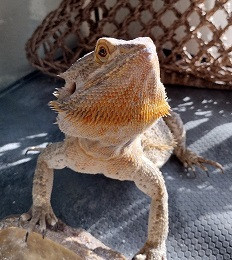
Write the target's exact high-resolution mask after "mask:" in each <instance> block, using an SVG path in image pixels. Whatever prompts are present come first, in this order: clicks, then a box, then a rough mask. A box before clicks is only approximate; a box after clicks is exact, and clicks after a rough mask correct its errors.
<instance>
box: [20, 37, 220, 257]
mask: <svg viewBox="0 0 232 260" xmlns="http://www.w3.org/2000/svg"><path fill="white" fill-rule="evenodd" d="M61 77H63V78H64V79H65V81H66V84H65V86H64V87H63V88H61V89H59V90H58V91H57V92H56V93H55V95H56V96H57V100H56V101H52V102H51V103H50V105H51V107H52V108H53V109H54V110H56V111H57V112H58V117H57V122H58V125H59V128H60V130H61V131H63V132H64V133H65V135H66V137H65V139H64V141H63V142H59V143H54V144H50V145H48V146H47V148H45V149H44V151H43V152H42V153H41V154H40V156H39V158H38V162H37V166H36V170H35V176H34V181H33V192H32V194H33V205H32V208H31V210H30V211H29V212H28V213H25V214H23V215H22V220H24V221H25V220H29V219H31V220H30V227H29V230H28V231H29V232H30V231H31V230H33V229H34V227H35V225H36V224H37V223H39V225H40V229H41V232H42V233H44V232H45V230H46V225H47V224H49V225H52V226H54V225H55V224H56V223H57V218H56V216H55V214H54V213H53V210H52V207H51V204H50V197H51V192H52V185H53V169H62V168H64V167H69V168H71V169H72V170H74V171H77V172H82V173H88V174H96V173H99V172H101V173H103V174H104V175H105V176H108V177H110V178H113V179H118V180H131V181H134V182H135V184H136V185H137V186H138V188H139V189H141V190H142V191H143V192H144V193H146V194H147V195H149V196H150V197H151V199H152V201H151V207H150V214H149V224H148V236H147V241H146V243H145V245H144V247H143V248H142V249H141V250H140V251H139V252H138V253H137V254H136V255H135V257H134V259H137V260H139V259H148V260H161V259H166V247H165V241H166V238H167V235H168V194H167V190H166V186H165V182H164V179H163V176H162V173H161V171H160V170H159V168H160V167H161V166H162V165H163V164H164V163H165V162H166V161H167V160H168V158H169V157H170V155H171V153H172V152H173V151H174V153H175V154H176V155H177V157H178V158H179V159H180V160H181V161H182V162H184V163H185V164H186V165H187V166H190V165H191V166H192V165H194V164H195V165H197V166H200V167H205V166H202V163H203V162H206V163H209V164H213V165H215V166H216V167H219V168H221V165H219V164H217V163H214V162H212V161H209V160H205V161H204V159H203V158H201V157H199V156H197V155H196V154H194V153H193V152H191V151H189V150H188V149H186V147H185V131H184V128H183V124H182V121H181V120H180V118H179V117H178V115H177V114H175V113H173V112H170V107H169V105H168V103H167V101H166V94H165V89H164V86H163V84H162V83H161V82H160V71H159V62H158V57H157V54H156V48H155V45H154V43H153V42H152V40H151V39H150V38H146V37H144V38H137V39H134V40H132V41H123V40H117V39H113V38H101V39H99V40H98V42H97V44H96V48H95V51H94V52H91V53H89V54H87V55H86V56H84V57H83V58H82V59H80V60H78V61H77V62H76V63H75V64H74V65H73V66H72V67H71V68H70V69H69V70H67V71H66V72H65V73H63V74H62V75H61ZM166 115H168V116H167V117H164V119H163V118H162V117H163V116H166ZM199 158H201V160H203V161H201V162H200V159H199Z"/></svg>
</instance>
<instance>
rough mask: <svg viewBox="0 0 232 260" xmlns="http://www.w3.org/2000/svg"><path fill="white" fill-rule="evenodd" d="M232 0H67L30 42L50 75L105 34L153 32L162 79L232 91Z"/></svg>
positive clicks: (36, 62) (33, 57) (34, 57)
mask: <svg viewBox="0 0 232 260" xmlns="http://www.w3.org/2000/svg"><path fill="white" fill-rule="evenodd" d="M231 9H232V3H231V1H230V0H218V1H216V0H205V1H203V0H195V1H190V0H173V1H169V0H163V1H162V0H154V1H152V0H130V1H129V0H118V1H116V0H96V1H87V0H76V1H74V0H64V1H63V2H62V3H61V4H60V6H59V7H58V8H57V9H56V10H55V11H53V12H51V13H49V14H48V15H47V17H46V18H45V19H44V20H43V22H42V24H41V25H40V26H39V27H38V28H37V29H36V31H35V32H34V33H33V35H32V37H31V38H30V39H29V40H28V42H27V44H26V53H27V57H28V59H29V61H30V62H31V63H32V65H33V66H35V67H36V68H38V69H40V70H42V71H43V72H45V73H47V74H50V75H57V74H59V73H61V72H63V71H65V70H66V69H67V68H68V67H70V65H71V64H72V63H74V62H75V61H76V60H77V59H78V58H79V57H81V56H82V55H83V54H85V53H86V52H89V51H91V50H93V49H94V46H95V43H96V40H97V39H98V38H99V37H102V36H111V37H115V38H122V39H132V38H135V37H138V36H150V37H151V38H152V39H153V41H154V42H155V44H156V47H157V50H158V56H159V59H160V65H161V72H162V73H161V74H162V75H161V76H162V80H163V82H164V83H166V84H180V85H188V86H198V87H211V88H218V89H232V77H231V72H232V36H231V35H232V16H231V13H232V11H231Z"/></svg>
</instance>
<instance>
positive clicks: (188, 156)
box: [179, 149, 224, 177]
mask: <svg viewBox="0 0 232 260" xmlns="http://www.w3.org/2000/svg"><path fill="white" fill-rule="evenodd" d="M179 159H180V161H181V162H182V163H183V165H184V167H186V169H187V170H188V171H189V170H190V171H192V172H193V174H194V177H196V166H197V167H199V168H200V169H202V170H203V171H205V172H206V174H207V176H209V171H208V168H207V167H206V166H205V164H208V165H211V166H214V167H216V168H218V169H219V170H220V171H221V173H224V171H223V167H222V165H221V164H220V163H217V162H215V161H212V160H208V159H205V158H203V157H201V156H199V155H197V154H196V153H194V152H192V151H190V150H188V149H187V150H185V152H184V153H183V154H182V155H181V157H179Z"/></svg>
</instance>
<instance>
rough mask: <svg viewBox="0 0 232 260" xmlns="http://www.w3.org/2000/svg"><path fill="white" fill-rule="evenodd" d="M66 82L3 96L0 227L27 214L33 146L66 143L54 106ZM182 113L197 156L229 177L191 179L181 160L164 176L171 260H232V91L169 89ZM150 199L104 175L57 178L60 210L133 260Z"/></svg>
mask: <svg viewBox="0 0 232 260" xmlns="http://www.w3.org/2000/svg"><path fill="white" fill-rule="evenodd" d="M60 86H62V82H61V81H56V80H54V79H52V78H49V77H47V76H44V75H42V74H40V73H34V74H32V75H30V76H28V77H27V78H26V79H24V80H21V81H19V82H17V83H16V84H14V85H13V86H11V87H10V88H9V89H8V90H7V91H5V92H4V93H1V96H0V197H1V200H0V219H1V218H3V217H5V216H7V215H10V214H20V213H23V212H25V211H27V210H28V209H29V207H30V205H31V203H32V200H31V188H32V178H33V174H34V169H35V164H36V158H37V154H32V153H30V154H28V155H26V156H25V155H24V153H25V151H26V149H27V148H28V147H30V146H42V147H44V146H46V144H47V143H48V142H55V141H59V140H62V139H63V134H62V133H61V132H60V131H59V129H58V127H57V125H54V124H53V123H54V122H55V116H56V115H55V113H54V112H53V111H51V110H50V109H49V107H48V106H47V103H48V102H49V101H50V100H52V99H54V97H53V96H52V92H53V90H54V89H55V87H60ZM167 92H168V96H169V98H170V104H171V106H172V107H173V110H174V111H177V112H178V113H180V115H181V117H182V119H183V121H184V123H185V126H186V128H187V130H188V132H187V142H188V145H189V147H190V148H192V149H193V150H194V151H196V152H198V153H200V154H201V155H202V156H205V157H208V158H209V159H212V160H217V161H218V162H220V163H221V164H222V165H223V166H224V168H225V174H224V175H222V174H220V173H219V171H218V170H215V169H214V168H210V177H207V175H206V174H205V173H202V172H201V171H199V173H198V174H197V178H196V179H192V178H191V176H190V177H188V176H186V174H185V172H184V169H183V167H182V165H181V164H180V163H179V162H178V160H177V159H176V158H175V157H174V156H173V157H172V158H171V159H170V160H169V161H168V163H167V164H166V165H165V166H164V167H163V168H162V171H163V174H164V178H165V180H166V184H167V189H168V193H169V210H170V231H169V237H168V242H167V247H168V259H210V260H212V259H217V260H218V259H231V258H232V150H231V147H232V104H231V103H232V91H219V90H207V89H196V88H188V87H177V86H169V87H167ZM149 202H150V199H149V198H148V197H147V196H146V195H144V194H143V193H142V192H141V191H139V190H138V189H137V188H136V186H135V185H134V183H132V182H120V181H116V180H111V179H108V178H106V177H104V176H103V175H100V174H99V175H94V176H93V175H84V174H76V173H74V172H73V171H71V170H69V169H63V170H59V171H56V173H55V180H54V189H53V193H52V206H53V208H54V211H55V213H56V215H57V216H58V217H59V218H61V219H62V220H63V221H64V222H66V223H67V224H69V225H71V226H73V227H82V228H84V229H86V230H88V231H89V232H90V233H91V234H92V235H94V236H95V237H97V238H99V239H100V240H101V241H102V242H103V243H105V244H106V245H109V246H110V247H112V248H114V249H116V250H118V251H120V252H122V253H123V254H125V255H126V256H128V257H130V256H132V255H133V254H134V253H135V252H136V251H137V250H138V249H139V248H140V247H141V246H142V244H143V243H144V242H145V239H146V229H147V217H148V210H149Z"/></svg>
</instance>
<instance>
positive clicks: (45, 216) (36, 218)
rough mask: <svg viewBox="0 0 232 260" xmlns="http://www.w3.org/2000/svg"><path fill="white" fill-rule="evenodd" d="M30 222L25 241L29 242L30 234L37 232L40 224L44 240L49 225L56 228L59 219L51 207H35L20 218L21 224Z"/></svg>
mask: <svg viewBox="0 0 232 260" xmlns="http://www.w3.org/2000/svg"><path fill="white" fill-rule="evenodd" d="M28 221H29V224H28V227H27V233H26V237H25V241H27V239H28V236H29V234H30V232H32V231H33V230H35V228H36V224H39V228H38V230H39V232H40V233H41V234H42V236H43V238H44V237H45V235H46V228H47V225H49V226H51V227H54V226H56V224H57V223H58V219H57V217H56V216H55V214H54V212H53V210H52V207H51V206H50V205H49V206H46V207H41V206H37V207H36V206H33V207H32V208H31V209H30V210H29V211H28V212H27V213H24V214H22V215H21V217H20V222H21V223H26V222H28Z"/></svg>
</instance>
